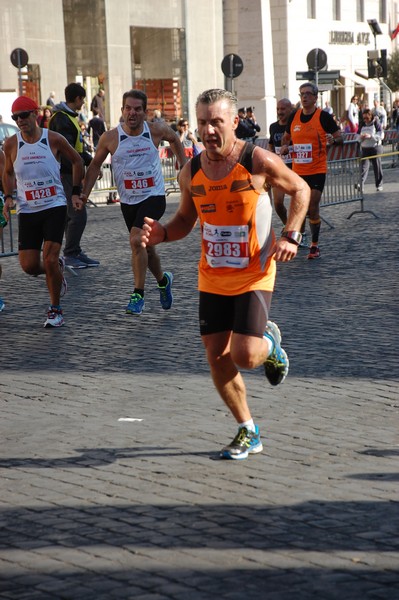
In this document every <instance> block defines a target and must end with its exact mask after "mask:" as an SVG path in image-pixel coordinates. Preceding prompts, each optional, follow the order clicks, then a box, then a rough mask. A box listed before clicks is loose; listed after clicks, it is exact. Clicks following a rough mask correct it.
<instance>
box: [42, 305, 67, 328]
mask: <svg viewBox="0 0 399 600" xmlns="http://www.w3.org/2000/svg"><path fill="white" fill-rule="evenodd" d="M63 324H64V317H63V316H62V309H61V308H57V307H55V306H49V309H48V312H47V319H46V321H45V323H44V327H61V326H62V325H63Z"/></svg>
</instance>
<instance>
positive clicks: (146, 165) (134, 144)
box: [111, 121, 165, 204]
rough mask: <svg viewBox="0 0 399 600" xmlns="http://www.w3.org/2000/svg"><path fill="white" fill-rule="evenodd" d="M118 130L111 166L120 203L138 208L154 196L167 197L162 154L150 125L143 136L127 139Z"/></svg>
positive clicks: (120, 130)
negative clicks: (152, 135)
mask: <svg viewBox="0 0 399 600" xmlns="http://www.w3.org/2000/svg"><path fill="white" fill-rule="evenodd" d="M117 129H118V147H117V149H116V151H115V152H114V154H113V155H112V159H111V162H112V168H113V172H114V177H115V182H116V186H117V188H118V193H119V199H120V201H121V202H122V203H124V204H138V203H139V202H142V201H143V200H145V199H146V198H149V197H151V196H164V195H165V182H164V179H163V175H162V168H161V161H160V158H159V152H158V148H157V147H156V146H155V144H154V142H153V141H152V138H151V133H150V129H149V127H148V125H147V123H146V122H145V121H144V123H143V131H142V133H141V134H140V135H127V133H125V131H124V130H123V128H122V126H121V125H120V124H119V125H118V128H117Z"/></svg>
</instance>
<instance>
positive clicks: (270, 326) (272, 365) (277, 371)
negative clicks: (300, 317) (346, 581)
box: [263, 321, 290, 385]
mask: <svg viewBox="0 0 399 600" xmlns="http://www.w3.org/2000/svg"><path fill="white" fill-rule="evenodd" d="M263 337H264V338H268V339H269V340H271V342H272V343H273V350H272V352H271V354H269V356H268V357H267V359H266V360H265V362H264V363H263V364H264V367H265V375H266V377H267V379H268V380H269V382H270V383H271V384H272V385H278V384H279V383H282V382H283V381H284V379H285V378H286V377H287V375H288V367H289V364H290V363H289V360H288V356H287V353H286V351H285V350H284V349H283V348H282V347H281V333H280V330H279V328H278V327H277V325H276V323H273V321H268V322H267V325H266V329H265V333H264V334H263Z"/></svg>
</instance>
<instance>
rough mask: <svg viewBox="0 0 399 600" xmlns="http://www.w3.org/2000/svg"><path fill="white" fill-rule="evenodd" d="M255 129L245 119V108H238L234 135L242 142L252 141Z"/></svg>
mask: <svg viewBox="0 0 399 600" xmlns="http://www.w3.org/2000/svg"><path fill="white" fill-rule="evenodd" d="M254 135H255V131H254V128H253V127H252V126H251V125H250V124H249V122H248V121H247V109H246V107H245V106H244V107H243V108H239V109H238V125H237V129H236V137H237V138H238V139H239V140H244V142H252V141H253V139H254Z"/></svg>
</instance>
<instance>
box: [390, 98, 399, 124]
mask: <svg viewBox="0 0 399 600" xmlns="http://www.w3.org/2000/svg"><path fill="white" fill-rule="evenodd" d="M391 128H392V129H396V130H399V99H397V100H395V101H394V103H393V107H392V113H391Z"/></svg>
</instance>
